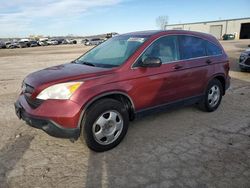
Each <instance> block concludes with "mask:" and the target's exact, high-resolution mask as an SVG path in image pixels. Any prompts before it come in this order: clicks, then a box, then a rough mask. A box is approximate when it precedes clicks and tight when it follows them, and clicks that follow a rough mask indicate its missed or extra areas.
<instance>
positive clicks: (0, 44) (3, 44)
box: [0, 41, 6, 49]
mask: <svg viewBox="0 0 250 188" xmlns="http://www.w3.org/2000/svg"><path fill="white" fill-rule="evenodd" d="M1 48H6V45H5V43H4V42H2V41H0V49H1Z"/></svg>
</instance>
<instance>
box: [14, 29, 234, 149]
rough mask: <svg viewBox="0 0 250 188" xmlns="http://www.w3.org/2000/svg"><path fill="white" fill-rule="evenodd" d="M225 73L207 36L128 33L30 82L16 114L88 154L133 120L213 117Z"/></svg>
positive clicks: (107, 145) (108, 144)
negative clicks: (186, 111)
mask: <svg viewBox="0 0 250 188" xmlns="http://www.w3.org/2000/svg"><path fill="white" fill-rule="evenodd" d="M228 71H229V61H228V56H227V55H226V53H225V52H224V50H223V48H222V46H221V45H220V43H219V42H218V41H217V40H216V39H215V38H214V37H213V36H211V35H208V34H204V33H198V32H190V31H177V30H168V31H145V32H135V33H128V34H123V35H119V36H116V37H114V38H111V39H109V40H107V41H106V42H104V43H102V44H100V45H98V46H96V47H95V48H93V49H91V50H90V51H88V52H87V53H85V54H84V55H82V56H81V57H79V58H78V59H76V60H74V61H72V62H70V63H67V64H63V65H59V66H55V67H50V68H47V69H44V70H40V71H38V72H34V73H31V74H30V75H28V76H27V77H26V78H25V79H24V81H23V84H22V92H21V94H20V96H19V99H18V100H17V102H16V103H15V110H16V114H17V116H18V117H19V118H21V119H23V120H24V121H26V122H27V124H29V125H30V126H32V127H35V128H39V129H42V130H44V131H45V132H47V133H48V134H49V135H52V136H55V137H60V138H70V139H75V140H76V139H78V137H80V136H81V137H82V138H83V140H84V141H85V142H86V144H87V145H88V147H89V148H91V149H92V150H95V151H105V150H109V149H111V148H113V147H115V146H116V145H118V144H119V143H120V142H121V140H122V139H123V138H124V136H125V134H126V132H127V129H128V124H129V121H131V120H133V119H135V118H136V117H141V116H143V115H146V114H152V113H153V112H158V111H160V110H165V109H167V108H169V107H172V106H176V105H190V104H194V103H197V104H198V105H199V107H200V108H202V109H203V110H205V111H208V112H211V111H214V110H216V109H217V108H218V106H219V104H220V102H221V98H222V96H223V95H224V94H225V91H226V89H227V88H228V87H229V81H230V77H229V75H228Z"/></svg>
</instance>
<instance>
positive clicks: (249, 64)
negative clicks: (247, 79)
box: [239, 48, 250, 71]
mask: <svg viewBox="0 0 250 188" xmlns="http://www.w3.org/2000/svg"><path fill="white" fill-rule="evenodd" d="M239 66H240V70H241V71H247V70H250V48H249V49H246V50H245V51H244V52H242V53H241V54H240V59H239Z"/></svg>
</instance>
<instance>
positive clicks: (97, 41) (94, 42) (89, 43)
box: [85, 38, 103, 46]
mask: <svg viewBox="0 0 250 188" xmlns="http://www.w3.org/2000/svg"><path fill="white" fill-rule="evenodd" d="M102 42H103V40H102V39H100V38H93V39H90V40H89V41H86V42H85V45H86V46H92V45H99V44H101V43H102Z"/></svg>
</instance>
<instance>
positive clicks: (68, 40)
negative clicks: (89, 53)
mask: <svg viewBox="0 0 250 188" xmlns="http://www.w3.org/2000/svg"><path fill="white" fill-rule="evenodd" d="M66 42H67V44H76V43H77V41H76V40H74V39H66Z"/></svg>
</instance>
